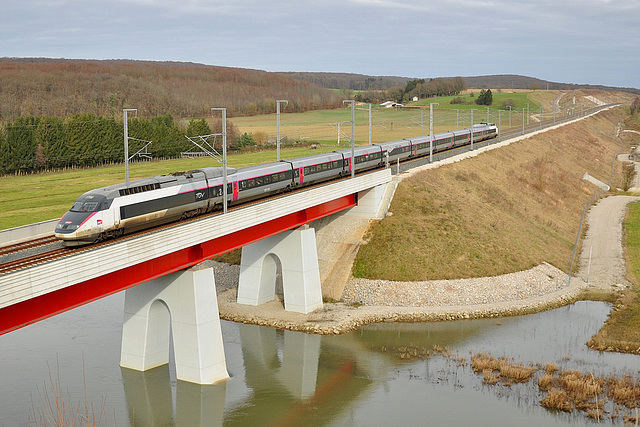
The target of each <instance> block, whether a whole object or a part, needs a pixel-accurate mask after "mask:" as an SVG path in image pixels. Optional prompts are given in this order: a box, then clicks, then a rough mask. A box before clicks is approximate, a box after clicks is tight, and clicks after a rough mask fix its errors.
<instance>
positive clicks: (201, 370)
mask: <svg viewBox="0 0 640 427" xmlns="http://www.w3.org/2000/svg"><path fill="white" fill-rule="evenodd" d="M170 326H171V329H170ZM170 330H171V331H172V332H173V341H174V349H175V362H176V376H177V378H178V379H179V380H184V381H189V382H192V383H196V384H213V383H216V382H218V381H222V380H225V379H227V378H229V374H228V373H227V367H226V363H225V357H224V347H223V342H222V330H221V328H220V317H219V314H218V300H217V296H216V288H215V282H214V277H213V269H211V268H204V269H198V268H195V267H194V268H190V269H188V270H184V271H180V272H177V273H173V274H169V275H167V276H164V277H161V278H158V279H155V280H152V281H150V282H147V283H143V284H142V285H138V286H136V287H134V288H131V289H128V290H127V291H126V293H125V306H124V322H123V327H122V351H121V357H120V366H122V367H124V368H130V369H135V370H138V371H145V370H148V369H151V368H155V367H157V366H161V365H164V364H166V363H169V338H170V334H169V332H170Z"/></svg>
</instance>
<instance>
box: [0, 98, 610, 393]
mask: <svg viewBox="0 0 640 427" xmlns="http://www.w3.org/2000/svg"><path fill="white" fill-rule="evenodd" d="M613 106H615V105H613ZM611 107H612V106H600V107H597V108H594V109H591V110H589V111H585V112H584V115H582V116H579V117H575V118H574V117H570V118H568V119H565V120H563V122H562V123H560V124H556V123H555V118H554V122H553V124H551V123H548V124H547V126H548V127H546V129H549V128H554V127H557V126H561V125H563V124H566V123H570V122H572V121H575V120H580V119H582V118H584V117H586V116H589V115H592V114H595V113H596V112H597V111H600V110H601V109H604V108H611ZM546 129H545V130H546ZM528 131H529V132H532V133H537V132H540V131H543V126H542V123H540V124H536V125H535V126H534V127H532V128H531V129H528ZM525 133H526V132H525V130H524V129H523V131H522V135H523V136H519V137H515V138H513V139H508V140H502V142H500V141H501V138H499V139H498V141H497V142H498V143H497V144H494V145H492V146H491V147H488V143H487V142H485V143H484V144H477V146H478V148H479V150H475V151H468V149H467V148H466V147H462V148H460V149H456V150H453V152H452V153H443V154H441V155H438V156H434V160H436V161H438V160H441V159H443V158H448V159H449V161H455V159H456V158H458V157H462V156H466V155H476V154H478V153H479V152H481V151H483V149H490V148H496V147H498V146H501V145H503V144H508V143H511V142H514V141H516V140H519V139H521V138H523V137H525V136H524V134H525ZM513 136H515V134H513ZM482 146H484V147H482ZM461 153H463V154H461ZM459 154H460V156H458V155H459ZM454 156H455V157H454ZM443 163H444V162H443ZM399 166H400V165H398V169H399ZM431 166H435V164H431V165H429V166H428V167H431ZM393 188H394V183H393V182H392V179H391V170H390V169H384V170H379V171H376V172H371V173H367V174H363V175H358V176H356V177H354V178H350V179H343V180H340V181H335V182H331V183H328V184H325V185H322V186H318V187H313V188H309V189H306V190H303V191H299V192H295V193H292V194H288V195H286V196H282V197H278V198H275V199H271V200H268V201H265V202H261V203H255V204H251V205H247V206H241V207H238V208H236V209H233V210H231V211H229V212H228V213H227V214H218V215H213V216H207V217H203V218H201V219H198V220H195V221H192V222H187V223H181V224H178V225H176V226H174V227H171V228H167V229H162V230H156V231H151V232H149V233H146V234H144V235H141V236H137V237H132V238H128V239H124V240H118V241H114V242H112V243H110V244H106V245H100V246H97V247H90V248H87V249H85V250H77V251H75V253H73V254H71V255H69V256H66V257H63V258H59V259H56V260H54V261H49V262H45V263H41V264H37V265H34V266H31V267H28V268H23V269H21V270H16V271H12V272H9V273H5V274H2V275H0V334H4V333H7V332H10V331H13V330H15V329H19V328H21V327H24V326H26V325H29V324H31V323H35V322H37V321H39V320H42V319H45V318H47V317H50V316H54V315H56V314H58V313H61V312H64V311H67V310H70V309H73V308H75V307H78V306H81V305H83V304H87V303H89V302H91V301H95V300H97V299H100V298H103V297H106V296H108V295H111V294H114V293H117V292H120V291H123V290H125V291H126V294H125V314H124V324H123V339H122V351H121V365H122V366H124V367H127V368H132V369H134V370H138V371H145V370H148V369H151V368H153V367H156V366H160V365H163V364H166V363H168V361H169V327H171V330H172V331H173V338H174V349H175V352H174V353H175V354H174V356H175V363H176V375H177V378H178V379H180V380H185V381H188V382H192V383H197V384H212V383H215V382H218V381H222V380H225V379H226V378H228V374H227V371H226V363H225V356H224V348H223V343H222V335H221V330H220V319H219V315H218V306H217V299H216V291H215V281H214V280H215V279H214V277H213V271H212V269H211V268H199V267H197V266H198V264H200V263H201V262H202V261H205V260H207V259H210V258H213V257H215V256H217V255H220V254H223V253H226V252H229V251H231V250H233V249H237V248H241V247H242V248H243V255H242V266H241V273H240V283H239V287H238V303H241V304H249V305H259V304H262V303H264V302H266V301H271V300H273V298H274V295H275V273H276V264H277V260H279V261H280V262H281V264H282V278H283V288H284V300H285V301H284V302H285V310H288V311H297V312H301V313H308V312H310V311H313V310H315V309H317V308H319V307H321V306H322V290H321V286H320V284H321V282H320V269H319V266H318V265H319V264H318V253H317V247H316V235H315V231H314V230H313V229H311V228H307V227H306V224H309V223H311V222H313V221H316V220H318V219H322V218H325V217H328V216H330V215H333V214H336V213H338V212H347V214H349V215H356V216H361V217H365V218H376V217H380V216H381V214H382V215H383V214H384V212H385V209H386V208H387V207H388V203H389V199H390V195H389V194H390V192H392V191H393Z"/></svg>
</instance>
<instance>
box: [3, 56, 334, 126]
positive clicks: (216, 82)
mask: <svg viewBox="0 0 640 427" xmlns="http://www.w3.org/2000/svg"><path fill="white" fill-rule="evenodd" d="M276 99H287V100H289V105H288V106H287V111H292V112H296V111H308V110H315V109H324V108H333V107H337V106H339V105H341V98H339V97H338V96H337V95H336V94H334V93H332V92H331V91H329V90H327V89H324V88H321V87H319V86H318V85H315V84H313V83H309V82H307V81H304V80H299V79H295V78H293V77H290V76H285V75H282V74H278V73H268V72H265V71H259V70H248V69H240V68H228V67H216V66H206V65H200V64H192V63H167V62H142V61H89V60H62V59H60V60H56V59H42V58H36V59H15V58H0V121H13V120H15V119H17V118H18V117H20V116H53V117H65V116H69V115H74V114H87V113H91V114H95V115H99V116H105V117H122V109H123V108H137V109H138V114H139V115H140V116H142V117H149V116H158V115H163V114H171V115H173V116H175V117H202V116H206V115H210V114H211V111H210V108H211V107H226V108H227V113H228V115H229V116H230V117H232V116H238V115H252V114H262V113H272V112H274V111H275V109H276V107H275V101H276Z"/></svg>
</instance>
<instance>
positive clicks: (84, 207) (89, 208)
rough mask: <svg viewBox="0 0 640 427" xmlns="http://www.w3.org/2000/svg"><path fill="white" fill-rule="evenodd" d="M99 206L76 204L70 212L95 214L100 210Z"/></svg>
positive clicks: (90, 203)
mask: <svg viewBox="0 0 640 427" xmlns="http://www.w3.org/2000/svg"><path fill="white" fill-rule="evenodd" d="M99 205H100V203H98V202H75V203H74V204H73V206H71V209H70V210H71V211H73V212H95V211H97V210H99V209H98V206H99Z"/></svg>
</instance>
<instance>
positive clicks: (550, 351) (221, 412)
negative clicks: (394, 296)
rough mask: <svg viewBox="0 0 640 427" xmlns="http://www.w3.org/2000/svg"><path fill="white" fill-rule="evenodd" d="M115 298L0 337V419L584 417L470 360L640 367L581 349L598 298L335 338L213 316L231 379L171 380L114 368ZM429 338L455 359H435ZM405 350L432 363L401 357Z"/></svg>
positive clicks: (190, 422)
mask: <svg viewBox="0 0 640 427" xmlns="http://www.w3.org/2000/svg"><path fill="white" fill-rule="evenodd" d="M123 305H124V294H123V293H120V294H116V295H113V296H111V297H108V298H105V299H102V300H100V301H96V302H94V303H91V304H88V305H86V306H83V307H80V308H77V309H75V310H72V311H69V312H67V313H63V314H61V315H58V316H56V317H53V318H51V319H47V320H45V321H42V322H39V323H37V324H35V325H31V326H28V327H26V328H23V329H20V330H18V331H14V332H11V333H9V334H6V335H3V336H0V351H1V356H0V360H1V361H2V363H1V364H0V378H2V380H1V381H0V396H2V399H1V400H0V414H1V424H2V425H7V426H20V425H28V424H31V425H34V424H35V425H42V424H43V423H42V422H41V421H42V420H44V419H46V417H47V413H48V412H49V408H52V412H54V413H57V412H58V409H56V408H57V407H56V397H57V401H58V408H60V407H61V406H63V407H64V408H62V409H61V412H63V413H65V414H67V416H68V417H71V418H73V416H74V414H76V413H79V415H78V419H83V418H84V417H86V415H87V414H88V415H89V419H90V420H91V421H92V422H93V421H97V422H96V424H97V425H118V426H123V425H136V426H148V425H155V426H165V425H167V426H169V425H181V426H182V425H184V426H194V425H207V426H215V425H225V426H227V425H228V426H235V425H238V426H240V425H242V426H245V425H274V426H276V425H278V426H280V425H292V426H294V425H302V424H304V425H319V426H372V425H379V426H392V425H411V424H414V425H474V426H489V425H492V426H493V425H497V424H498V423H500V424H503V425H515V424H517V425H519V426H521V427H523V426H539V425H591V424H593V421H591V420H589V419H587V418H585V417H584V416H583V415H582V414H581V413H579V414H578V413H575V411H574V413H573V414H566V413H558V414H556V413H553V412H550V411H547V410H546V409H544V408H542V407H541V406H540V405H539V401H540V399H541V395H540V394H539V392H538V391H537V387H534V386H533V385H531V384H529V385H514V386H509V387H506V386H500V385H498V386H487V385H484V384H483V383H482V378H480V377H479V376H477V375H475V374H474V373H473V372H472V370H471V368H470V367H469V363H468V362H469V360H470V359H471V354H472V353H477V352H486V353H490V354H492V355H494V356H496V357H499V356H507V357H509V358H512V359H513V360H514V361H515V362H520V363H524V364H528V363H540V364H545V363H547V362H552V363H555V364H557V365H558V366H559V367H560V368H561V369H565V368H566V369H569V368H571V369H579V370H581V371H583V372H593V373H594V374H596V375H609V374H616V375H624V374H626V373H629V374H632V375H634V376H635V377H637V376H638V373H639V370H640V357H638V356H633V355H623V354H615V353H613V354H609V353H599V352H595V351H592V350H589V349H588V348H587V347H586V346H585V342H586V341H587V340H588V339H589V337H591V336H592V335H593V334H594V333H595V332H596V331H597V330H598V329H599V328H600V327H601V326H602V323H603V322H604V320H605V319H606V317H607V315H608V312H609V305H607V304H605V303H596V302H578V303H576V304H573V305H571V306H567V307H563V308H559V309H556V310H551V311H548V312H544V313H539V314H534V315H528V316H521V317H512V318H502V319H481V320H467V321H456V322H443V323H412V324H391V323H385V324H377V325H370V326H367V327H365V328H362V329H360V330H359V331H357V332H354V333H351V334H347V335H343V336H319V335H305V334H302V333H298V332H290V331H281V330H275V329H269V328H263V327H258V326H253V325H243V324H236V323H231V322H224V321H223V322H222V331H223V340H224V346H225V355H226V361H227V370H228V372H229V374H230V376H231V378H230V379H229V380H228V381H226V382H224V383H222V384H217V385H213V386H199V385H194V384H190V383H186V382H183V381H177V380H176V378H175V371H174V369H173V368H172V367H171V366H172V365H171V364H170V365H169V366H165V367H160V368H157V369H153V370H151V371H148V372H146V373H141V372H136V371H132V370H128V369H122V368H120V367H119V359H120V340H121V333H122V312H123ZM434 346H437V348H446V349H449V351H450V352H451V353H452V354H453V355H454V356H457V358H458V359H457V360H461V358H465V359H466V361H467V363H466V365H463V364H459V363H456V362H455V361H454V360H456V359H455V358H454V357H450V358H445V357H442V356H441V355H439V354H434V351H433V348H434ZM412 349H413V350H414V352H424V350H425V349H428V350H429V353H430V355H431V357H424V356H423V358H421V357H412V358H410V359H407V358H404V357H405V356H403V354H405V353H407V354H408V353H409V352H410V351H411V350H412ZM54 389H55V390H56V391H55V392H54ZM60 402H62V404H60Z"/></svg>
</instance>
